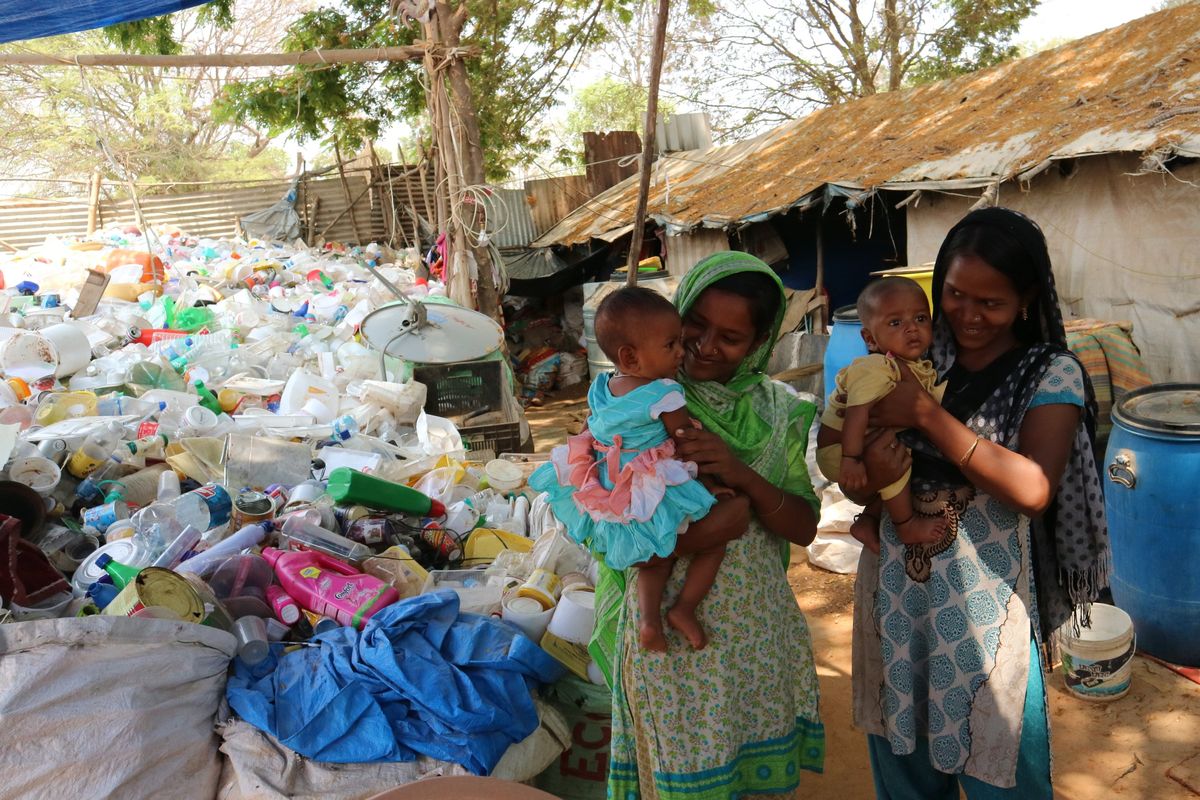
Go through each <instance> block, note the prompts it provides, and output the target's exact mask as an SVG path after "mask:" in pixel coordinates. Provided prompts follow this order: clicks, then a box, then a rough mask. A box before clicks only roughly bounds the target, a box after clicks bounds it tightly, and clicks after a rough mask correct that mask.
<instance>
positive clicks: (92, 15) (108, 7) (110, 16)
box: [0, 0, 208, 43]
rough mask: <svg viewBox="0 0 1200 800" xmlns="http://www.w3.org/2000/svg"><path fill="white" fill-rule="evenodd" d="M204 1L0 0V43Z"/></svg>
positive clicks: (157, 13)
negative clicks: (52, 0)
mask: <svg viewBox="0 0 1200 800" xmlns="http://www.w3.org/2000/svg"><path fill="white" fill-rule="evenodd" d="M206 2H208V0H123V2H120V3H114V2H112V0H54V2H48V0H34V2H30V0H0V43H2V42H15V41H19V40H21V39H39V38H41V37H43V36H57V35H58V34H60V33H75V32H76V31H86V30H89V29H91V28H104V27H107V26H109V25H116V24H117V23H118V22H129V21H130V20H134V19H145V18H146V17H159V16H162V15H163V14H173V13H175V12H176V11H182V10H183V9H185V8H191V7H192V6H198V5H203V4H204V3H206Z"/></svg>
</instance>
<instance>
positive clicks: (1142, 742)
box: [528, 384, 1200, 800]
mask: <svg viewBox="0 0 1200 800" xmlns="http://www.w3.org/2000/svg"><path fill="white" fill-rule="evenodd" d="M585 393H586V384H585V385H582V387H580V388H575V389H574V391H569V392H564V393H560V394H558V395H556V396H554V397H552V398H549V399H548V401H547V403H546V405H545V406H543V407H541V408H531V409H529V410H528V415H529V422H530V426H531V427H532V429H533V432H534V441H535V443H536V444H537V450H538V452H547V451H549V449H550V448H551V447H553V446H554V445H555V444H561V443H562V442H563V441H565V439H566V437H567V436H569V435H571V434H574V433H577V432H578V430H579V425H580V424H581V423H582V422H583V420H584V419H585V418H586V415H587V404H586V397H585ZM788 579H789V582H790V583H791V585H792V588H793V590H794V591H795V594H796V600H797V602H798V603H799V604H800V607H801V609H803V611H804V613H805V615H806V616H807V618H808V624H809V627H810V629H811V632H812V637H813V651H814V654H815V656H816V662H817V674H818V677H819V680H820V685H821V714H822V719H823V721H824V723H825V732H826V737H827V746H826V754H827V755H826V762H825V773H824V774H823V775H819V776H806V780H805V782H804V784H803V786H802V791H801V792H800V795H799V796H800V797H802V798H806V800H808V798H812V800H823V799H826V798H827V799H828V800H858V798H870V797H873V796H874V791H873V789H872V784H871V773H870V768H869V766H868V762H867V752H866V742H865V739H864V737H863V735H862V734H861V733H859V732H858V731H856V730H855V729H854V728H853V726H852V725H851V724H850V696H851V689H850V638H851V607H852V605H853V593H854V576H853V575H836V574H833V573H830V572H826V571H825V570H822V569H819V568H816V567H813V566H811V565H810V564H808V563H807V560H806V559H805V557H804V551H803V550H802V549H800V548H796V549H795V555H794V557H793V562H792V566H791V567H790V569H789V571H788ZM1046 682H1047V687H1048V694H1049V699H1050V715H1051V741H1052V749H1053V756H1054V780H1055V787H1056V796H1057V797H1059V798H1062V800H1099V798H1108V797H1123V798H1146V800H1150V799H1151V798H1153V800H1183V799H1185V798H1194V797H1200V685H1197V684H1196V683H1193V682H1191V681H1189V680H1187V679H1186V678H1183V677H1181V676H1180V675H1178V674H1176V673H1175V672H1173V671H1171V670H1169V669H1167V668H1166V667H1164V666H1162V665H1161V664H1159V663H1157V662H1154V661H1151V660H1149V659H1146V658H1143V657H1141V656H1138V657H1136V658H1135V659H1134V663H1133V682H1132V688H1131V690H1130V692H1129V694H1127V695H1126V696H1125V697H1123V698H1121V699H1119V700H1116V701H1113V702H1109V703H1095V702H1089V701H1085V700H1080V699H1077V698H1075V697H1074V696H1072V695H1069V694H1068V693H1067V691H1066V690H1065V689H1064V688H1063V682H1062V677H1061V675H1060V674H1058V673H1054V674H1052V675H1048V676H1046ZM1189 787H1190V788H1189Z"/></svg>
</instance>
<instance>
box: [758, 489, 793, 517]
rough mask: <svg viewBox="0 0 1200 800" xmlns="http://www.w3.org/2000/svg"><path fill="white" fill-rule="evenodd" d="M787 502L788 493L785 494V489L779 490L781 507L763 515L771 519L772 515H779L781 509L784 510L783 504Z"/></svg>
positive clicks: (776, 507)
mask: <svg viewBox="0 0 1200 800" xmlns="http://www.w3.org/2000/svg"><path fill="white" fill-rule="evenodd" d="M786 502H787V492H785V491H784V490H783V489H780V490H779V505H777V506H775V508H774V509H773V510H771V511H768V512H767V513H766V514H763V516H764V517H769V516H771V515H772V514H778V513H779V511H780V509H782V508H783V504H784V503H786Z"/></svg>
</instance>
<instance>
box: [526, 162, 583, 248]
mask: <svg viewBox="0 0 1200 800" xmlns="http://www.w3.org/2000/svg"><path fill="white" fill-rule="evenodd" d="M589 199H590V195H588V188H587V177H586V176H584V175H563V176H561V177H558V178H546V179H544V180H536V181H525V202H526V203H527V204H528V205H529V211H530V213H531V214H532V215H533V227H534V229H535V230H537V233H538V235H539V236H540V235H541V234H543V233H545V232H546V231H548V230H550V229H551V228H553V227H554V225H555V223H557V222H558V221H559V220H560V219H562V218H563V217H565V216H566V215H567V214H570V213H571V212H572V211H574V210H575V209H577V208H579V207H580V206H581V205H583V204H584V203H586V202H587V201H588V200H589Z"/></svg>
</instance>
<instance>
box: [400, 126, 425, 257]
mask: <svg viewBox="0 0 1200 800" xmlns="http://www.w3.org/2000/svg"><path fill="white" fill-rule="evenodd" d="M396 154H397V155H398V156H399V158H400V163H401V164H403V165H404V193H405V195H406V196H407V197H408V208H409V210H410V211H411V212H412V231H413V232H412V246H413V247H414V248H416V250H417V257H418V258H420V257H421V226H420V224H419V223H418V222H417V204H416V201H415V199H414V198H413V191H412V181H411V177H412V176H411V175H410V174H409V171H408V159H407V158H405V156H404V145H403V144H401V143H397V145H396ZM419 157H420V156H419V155H418V158H419ZM417 174H418V179H419V180H420V181H421V183H422V184H424V183H425V173H424V171H418V173H417ZM422 188H424V187H422ZM425 213H426V214H428V213H429V207H428V205H427V206H426V208H425Z"/></svg>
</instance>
